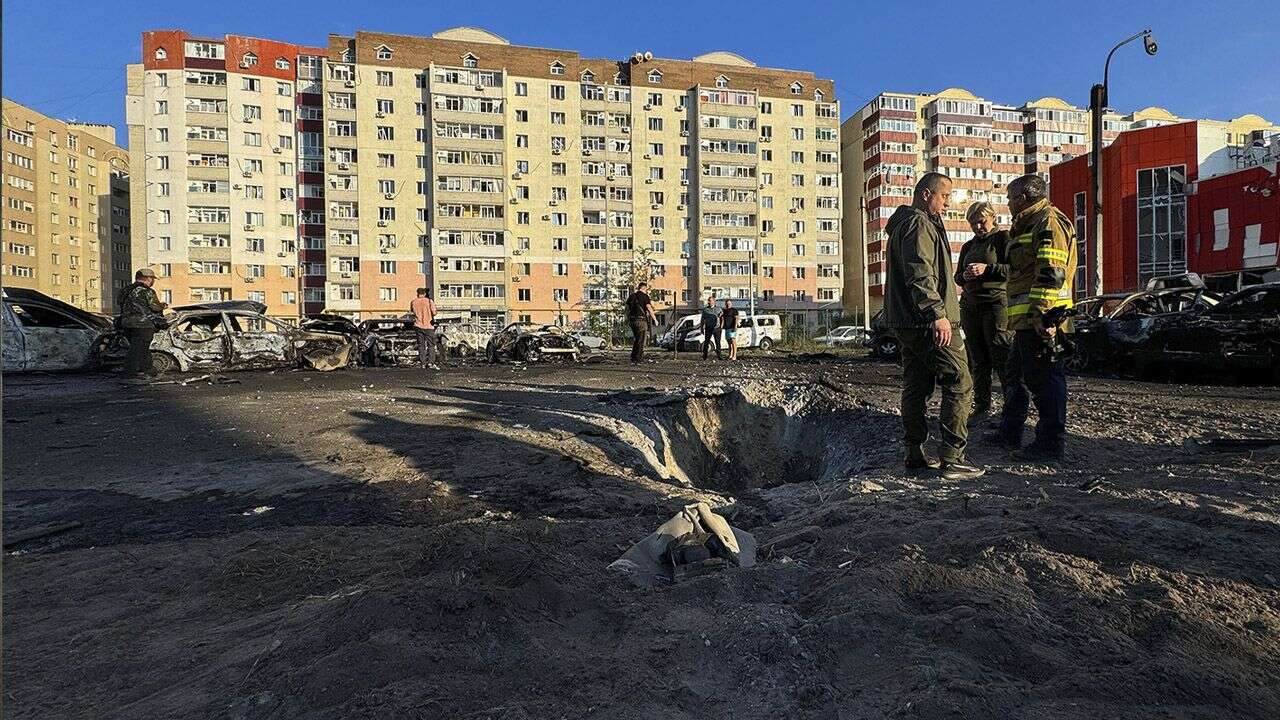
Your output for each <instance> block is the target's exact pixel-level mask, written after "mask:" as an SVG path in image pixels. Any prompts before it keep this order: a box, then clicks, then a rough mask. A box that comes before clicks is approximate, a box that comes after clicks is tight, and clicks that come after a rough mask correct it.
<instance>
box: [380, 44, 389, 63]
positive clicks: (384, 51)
mask: <svg viewBox="0 0 1280 720" xmlns="http://www.w3.org/2000/svg"><path fill="white" fill-rule="evenodd" d="M377 56H378V59H379V60H390V59H391V48H389V47H387V46H386V45H379V46H378V53H377Z"/></svg>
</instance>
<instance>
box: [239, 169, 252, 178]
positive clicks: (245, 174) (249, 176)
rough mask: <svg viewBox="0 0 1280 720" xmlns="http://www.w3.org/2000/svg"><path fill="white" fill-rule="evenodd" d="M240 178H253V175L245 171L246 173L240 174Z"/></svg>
mask: <svg viewBox="0 0 1280 720" xmlns="http://www.w3.org/2000/svg"><path fill="white" fill-rule="evenodd" d="M240 177H247V178H251V177H253V173H251V172H249V171H248V170H245V171H244V172H242V173H240Z"/></svg>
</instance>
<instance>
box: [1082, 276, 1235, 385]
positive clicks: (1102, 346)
mask: <svg viewBox="0 0 1280 720" xmlns="http://www.w3.org/2000/svg"><path fill="white" fill-rule="evenodd" d="M1217 303H1218V298H1217V296H1216V295H1214V294H1213V293H1210V292H1208V291H1206V290H1205V289H1204V288H1203V287H1187V286H1184V287H1172V288H1169V289H1163V290H1142V291H1139V292H1135V293H1129V294H1128V295H1125V296H1124V297H1123V298H1122V299H1119V300H1117V299H1116V296H1105V297H1103V298H1098V299H1096V300H1086V301H1084V302H1082V303H1081V305H1083V306H1084V308H1085V311H1086V312H1084V313H1081V312H1079V309H1077V314H1076V317H1075V318H1074V319H1073V320H1072V327H1071V338H1072V340H1074V341H1075V352H1074V353H1073V354H1072V355H1071V357H1070V358H1069V359H1068V361H1067V365H1068V368H1069V369H1070V370H1072V371H1073V372H1087V371H1090V370H1106V371H1110V372H1116V373H1124V372H1129V371H1133V370H1141V367H1140V366H1141V365H1143V363H1144V358H1143V357H1141V356H1140V355H1139V354H1136V351H1138V350H1139V349H1141V348H1142V347H1143V346H1144V345H1145V344H1146V343H1147V342H1148V341H1149V337H1150V334H1151V331H1152V330H1153V329H1154V328H1155V327H1157V326H1158V325H1160V324H1162V323H1164V322H1165V320H1164V318H1167V317H1169V316H1176V315H1181V314H1183V313H1186V312H1189V311H1194V310H1204V309H1208V308H1211V307H1213V306H1214V305H1216V304H1217Z"/></svg>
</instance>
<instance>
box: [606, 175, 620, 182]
mask: <svg viewBox="0 0 1280 720" xmlns="http://www.w3.org/2000/svg"><path fill="white" fill-rule="evenodd" d="M604 179H605V180H608V181H609V182H613V181H614V180H617V179H618V176H617V175H605V176H604Z"/></svg>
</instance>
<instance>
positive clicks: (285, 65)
mask: <svg viewBox="0 0 1280 720" xmlns="http://www.w3.org/2000/svg"><path fill="white" fill-rule="evenodd" d="M276 69H277V70H288V69H289V61H288V60H285V59H284V58H276Z"/></svg>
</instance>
